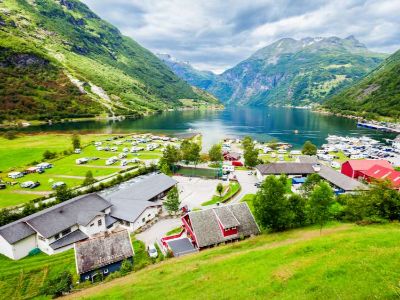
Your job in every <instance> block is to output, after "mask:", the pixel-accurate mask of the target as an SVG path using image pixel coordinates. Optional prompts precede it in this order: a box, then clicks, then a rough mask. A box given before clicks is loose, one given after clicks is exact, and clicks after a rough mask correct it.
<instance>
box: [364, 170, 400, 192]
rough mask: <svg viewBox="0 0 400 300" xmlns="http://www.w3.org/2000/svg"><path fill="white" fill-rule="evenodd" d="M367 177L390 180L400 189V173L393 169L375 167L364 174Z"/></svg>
mask: <svg viewBox="0 0 400 300" xmlns="http://www.w3.org/2000/svg"><path fill="white" fill-rule="evenodd" d="M362 173H363V174H364V175H365V176H366V177H370V178H374V179H378V180H389V181H390V182H391V183H392V185H393V186H394V187H396V188H397V187H400V172H399V171H395V170H393V169H389V168H385V167H382V166H379V165H374V166H372V167H371V168H369V169H368V170H367V171H363V172H362Z"/></svg>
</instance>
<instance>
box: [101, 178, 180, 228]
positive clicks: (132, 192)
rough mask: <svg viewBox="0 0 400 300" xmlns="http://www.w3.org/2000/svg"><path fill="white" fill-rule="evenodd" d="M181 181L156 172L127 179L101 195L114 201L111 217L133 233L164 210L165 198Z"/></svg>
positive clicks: (112, 202)
mask: <svg viewBox="0 0 400 300" xmlns="http://www.w3.org/2000/svg"><path fill="white" fill-rule="evenodd" d="M177 183H178V182H177V181H176V180H175V179H173V178H171V177H169V176H167V175H165V174H162V173H152V174H150V175H144V176H141V177H139V178H135V179H134V180H132V181H128V182H125V183H123V184H121V185H119V186H118V187H116V188H112V189H109V190H107V191H105V192H104V193H102V194H101V195H102V196H103V197H104V198H105V199H107V200H108V201H110V202H111V204H112V205H113V206H112V208H111V213H110V216H111V217H113V218H114V219H116V220H118V221H119V223H120V224H121V226H124V227H125V228H126V229H128V230H129V231H131V232H133V231H135V230H137V229H139V228H140V227H142V226H143V225H145V224H146V223H148V222H150V221H151V220H153V219H154V218H155V217H156V216H157V215H158V214H160V213H161V211H162V199H163V198H164V197H165V195H166V194H167V193H168V191H169V190H171V189H172V188H173V187H174V186H176V185H177Z"/></svg>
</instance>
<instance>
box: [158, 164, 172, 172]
mask: <svg viewBox="0 0 400 300" xmlns="http://www.w3.org/2000/svg"><path fill="white" fill-rule="evenodd" d="M160 171H161V173H164V174H165V175H171V174H172V171H171V169H170V168H169V166H168V164H167V163H161V165H160Z"/></svg>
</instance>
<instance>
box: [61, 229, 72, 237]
mask: <svg viewBox="0 0 400 300" xmlns="http://www.w3.org/2000/svg"><path fill="white" fill-rule="evenodd" d="M70 232H71V228H68V229H65V230H64V231H63V232H61V235H62V236H64V235H67V234H68V233H70Z"/></svg>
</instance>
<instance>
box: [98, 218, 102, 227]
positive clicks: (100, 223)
mask: <svg viewBox="0 0 400 300" xmlns="http://www.w3.org/2000/svg"><path fill="white" fill-rule="evenodd" d="M102 224H103V222H102V221H101V219H100V220H98V221H97V225H98V226H99V227H100V226H101V225H102Z"/></svg>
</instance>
